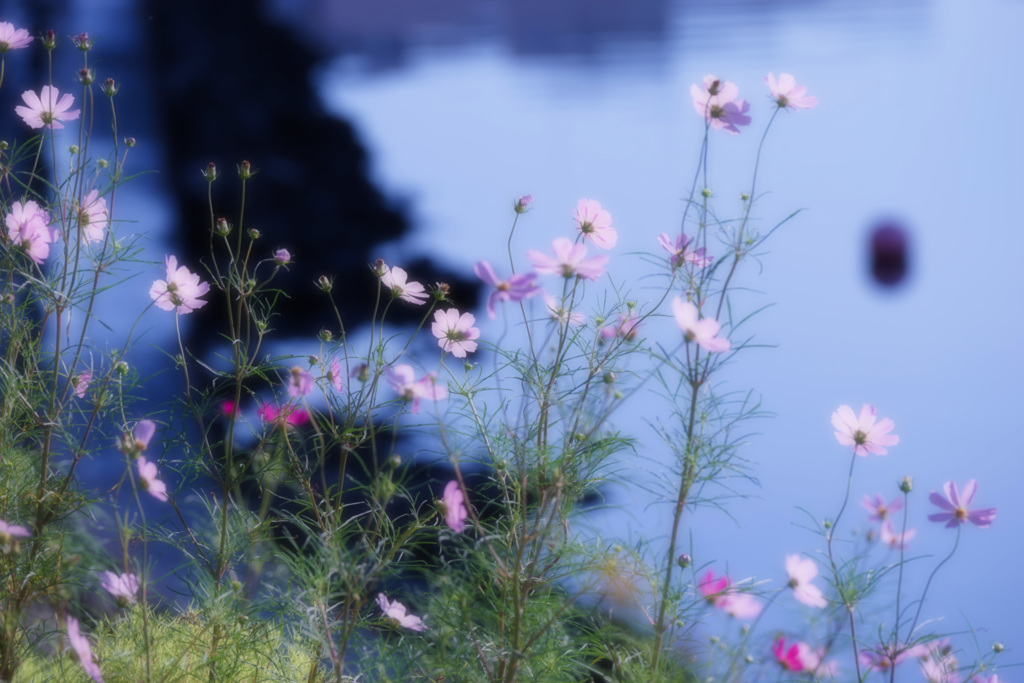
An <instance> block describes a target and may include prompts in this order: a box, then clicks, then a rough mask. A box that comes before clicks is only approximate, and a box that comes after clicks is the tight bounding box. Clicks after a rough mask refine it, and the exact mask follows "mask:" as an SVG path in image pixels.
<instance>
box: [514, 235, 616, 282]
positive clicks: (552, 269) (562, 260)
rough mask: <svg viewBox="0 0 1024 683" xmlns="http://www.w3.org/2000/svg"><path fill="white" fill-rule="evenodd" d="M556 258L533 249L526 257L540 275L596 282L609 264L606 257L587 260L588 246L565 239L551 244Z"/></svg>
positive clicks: (561, 238)
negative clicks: (546, 274) (545, 274)
mask: <svg viewBox="0 0 1024 683" xmlns="http://www.w3.org/2000/svg"><path fill="white" fill-rule="evenodd" d="M551 249H552V251H554V253H555V255H554V257H551V256H548V255H547V254H545V253H543V252H540V251H537V250H536V249H531V250H529V251H528V252H526V256H527V257H528V258H529V259H530V261H532V262H533V267H534V268H536V269H537V272H538V273H550V274H551V275H561V276H562V277H567V278H568V277H573V276H576V277H579V278H583V279H584V280H596V279H597V278H599V277H601V275H603V274H604V267H605V265H607V264H608V257H607V256H606V255H601V256H594V257H593V258H589V259H588V258H587V257H586V256H587V246H586V245H585V244H573V243H572V242H570V241H569V240H568V239H566V238H565V237H559V238H557V239H555V240H554V241H553V242H552V243H551Z"/></svg>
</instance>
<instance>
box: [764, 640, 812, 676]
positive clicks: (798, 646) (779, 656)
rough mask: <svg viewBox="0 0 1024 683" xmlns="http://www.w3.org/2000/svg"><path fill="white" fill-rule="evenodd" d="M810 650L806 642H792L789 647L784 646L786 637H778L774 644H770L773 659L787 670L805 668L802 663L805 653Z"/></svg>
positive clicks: (801, 669)
mask: <svg viewBox="0 0 1024 683" xmlns="http://www.w3.org/2000/svg"><path fill="white" fill-rule="evenodd" d="M810 650H811V648H810V646H809V645H808V644H807V643H800V642H797V643H793V645H792V646H790V647H789V648H787V647H786V639H785V638H778V639H776V641H775V644H774V645H773V646H772V654H774V655H775V661H777V662H778V663H779V665H780V666H781V667H782V668H783V669H785V670H787V671H803V670H804V669H806V665H805V663H804V660H805V656H806V653H809V652H810Z"/></svg>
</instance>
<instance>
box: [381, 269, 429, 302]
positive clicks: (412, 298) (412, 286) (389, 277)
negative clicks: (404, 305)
mask: <svg viewBox="0 0 1024 683" xmlns="http://www.w3.org/2000/svg"><path fill="white" fill-rule="evenodd" d="M380 283H381V284H382V285H384V286H385V287H387V288H388V289H390V290H391V295H392V296H393V297H395V298H397V299H401V300H402V301H408V302H409V303H411V304H416V305H419V304H422V303H424V302H425V301H426V300H427V290H426V289H424V288H423V285H421V284H420V283H419V282H410V281H409V276H408V275H407V274H406V272H405V271H404V270H402V269H401V268H398V267H395V268H388V267H387V266H384V274H383V275H381V277H380Z"/></svg>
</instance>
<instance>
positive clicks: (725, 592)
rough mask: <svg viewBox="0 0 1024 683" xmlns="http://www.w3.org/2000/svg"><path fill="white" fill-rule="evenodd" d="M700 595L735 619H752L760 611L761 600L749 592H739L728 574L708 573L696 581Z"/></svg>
mask: <svg viewBox="0 0 1024 683" xmlns="http://www.w3.org/2000/svg"><path fill="white" fill-rule="evenodd" d="M697 590H698V591H700V594H701V596H702V597H703V598H704V599H705V600H706V601H707V602H708V603H709V604H710V605H712V606H713V607H716V608H717V609H720V610H722V611H723V612H725V613H726V614H728V615H729V616H731V617H733V618H735V619H754V618H756V617H757V615H758V614H760V613H761V601H760V600H758V599H757V598H755V597H754V596H753V595H750V594H749V593H740V592H739V591H737V590H736V588H735V586H733V585H732V581H731V580H730V579H729V577H728V576H726V575H722V576H720V577H718V578H716V577H715V573H714V572H713V571H711V570H708V573H707V574H705V575H704V577H703V578H702V579H701V580H700V581H699V582H698V583H697Z"/></svg>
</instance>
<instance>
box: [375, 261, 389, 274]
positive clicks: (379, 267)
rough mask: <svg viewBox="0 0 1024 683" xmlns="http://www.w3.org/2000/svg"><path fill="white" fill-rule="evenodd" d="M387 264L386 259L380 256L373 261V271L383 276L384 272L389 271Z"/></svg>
mask: <svg viewBox="0 0 1024 683" xmlns="http://www.w3.org/2000/svg"><path fill="white" fill-rule="evenodd" d="M387 268H388V267H387V264H385V263H384V259H382V258H379V259H377V260H376V261H374V262H373V272H374V274H376V276H377V277H383V276H384V273H386V272H387Z"/></svg>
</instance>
